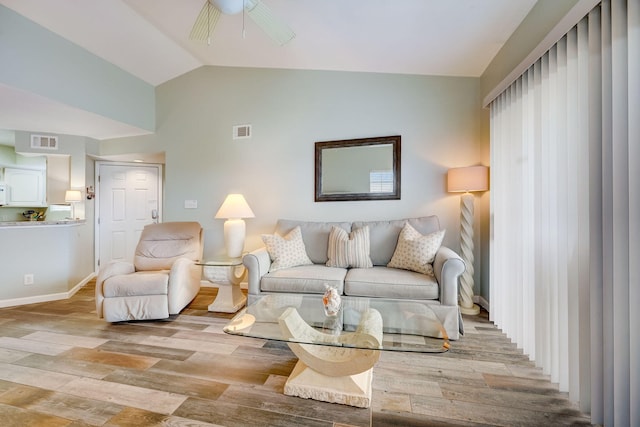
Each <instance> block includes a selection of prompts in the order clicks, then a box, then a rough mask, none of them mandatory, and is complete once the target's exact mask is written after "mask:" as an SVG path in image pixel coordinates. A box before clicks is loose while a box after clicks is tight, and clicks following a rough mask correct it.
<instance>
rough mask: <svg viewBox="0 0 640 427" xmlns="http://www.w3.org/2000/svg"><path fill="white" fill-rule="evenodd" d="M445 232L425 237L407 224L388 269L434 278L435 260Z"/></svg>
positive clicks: (440, 231) (441, 231) (437, 232)
mask: <svg viewBox="0 0 640 427" xmlns="http://www.w3.org/2000/svg"><path fill="white" fill-rule="evenodd" d="M444 232H445V230H439V231H436V232H434V233H431V234H427V235H426V236H423V235H422V234H420V233H419V232H418V231H417V230H416V229H415V228H413V227H412V226H411V225H410V224H409V223H407V224H406V225H405V226H404V228H403V229H402V231H401V232H400V236H399V237H398V244H397V245H396V250H395V252H394V253H393V257H392V258H391V261H390V262H389V264H387V267H393V268H401V269H403V270H411V271H415V272H418V273H422V274H428V275H430V276H433V265H432V263H433V260H434V259H435V257H436V252H438V249H439V248H440V245H441V244H442V239H444Z"/></svg>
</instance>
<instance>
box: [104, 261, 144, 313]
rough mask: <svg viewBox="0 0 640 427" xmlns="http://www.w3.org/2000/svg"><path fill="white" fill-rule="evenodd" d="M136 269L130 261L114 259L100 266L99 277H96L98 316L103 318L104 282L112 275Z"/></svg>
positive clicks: (132, 271)
mask: <svg viewBox="0 0 640 427" xmlns="http://www.w3.org/2000/svg"><path fill="white" fill-rule="evenodd" d="M135 271H136V269H135V267H134V266H133V264H132V263H130V262H125V261H113V262H110V263H108V264H107V265H105V266H104V267H101V268H100V272H99V273H98V277H97V278H96V312H97V313H98V317H99V318H100V319H102V317H103V316H102V302H103V301H104V292H103V291H102V284H103V283H104V282H105V280H107V279H108V278H110V277H113V276H120V275H121V274H131V273H134V272H135Z"/></svg>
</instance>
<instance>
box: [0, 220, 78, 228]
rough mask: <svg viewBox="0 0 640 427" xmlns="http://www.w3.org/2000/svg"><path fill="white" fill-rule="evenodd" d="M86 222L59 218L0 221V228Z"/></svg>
mask: <svg viewBox="0 0 640 427" xmlns="http://www.w3.org/2000/svg"><path fill="white" fill-rule="evenodd" d="M86 222H87V220H86V219H59V220H55V221H0V228H8V227H47V226H60V225H78V224H84V223H86Z"/></svg>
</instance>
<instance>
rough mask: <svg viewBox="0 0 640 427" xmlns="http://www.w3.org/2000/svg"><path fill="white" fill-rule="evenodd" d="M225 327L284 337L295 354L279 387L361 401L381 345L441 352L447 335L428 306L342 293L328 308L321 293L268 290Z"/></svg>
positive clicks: (366, 402)
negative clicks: (329, 310) (337, 306)
mask: <svg viewBox="0 0 640 427" xmlns="http://www.w3.org/2000/svg"><path fill="white" fill-rule="evenodd" d="M224 332H226V333H228V334H232V335H240V336H245V337H251V338H262V339H267V340H277V341H283V342H286V343H287V344H288V345H289V347H290V348H291V350H292V351H293V353H294V354H295V355H296V356H297V357H298V359H299V361H298V363H297V365H296V366H295V368H294V370H293V372H292V373H291V375H290V376H289V379H288V380H287V382H286V384H285V388H284V393H285V394H287V395H290V396H299V397H303V398H310V399H316V400H322V401H325V402H332V403H342V404H345V405H351V406H356V407H361V408H368V407H370V405H371V382H372V377H373V366H374V365H375V363H376V362H377V361H378V359H379V358H380V352H381V351H404V352H416V353H444V352H446V351H447V350H448V349H449V339H448V337H447V335H446V332H445V330H444V328H443V326H442V323H441V322H440V320H439V319H438V317H437V316H436V314H435V313H434V312H433V310H432V309H431V308H430V307H429V306H428V305H424V304H421V303H416V302H412V301H380V300H378V299H376V298H349V297H342V301H341V305H340V309H339V310H338V311H337V312H336V313H335V314H333V313H332V315H328V314H327V313H326V311H325V306H324V304H323V301H322V295H308V294H307V295H292V294H269V295H265V296H263V297H262V298H260V299H259V300H257V301H256V302H255V303H254V304H251V305H249V306H247V307H246V308H245V309H243V310H242V311H240V312H239V313H238V314H237V315H236V316H235V317H234V318H233V319H231V321H230V322H229V323H228V324H227V325H226V326H225V327H224Z"/></svg>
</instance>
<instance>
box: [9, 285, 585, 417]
mask: <svg viewBox="0 0 640 427" xmlns="http://www.w3.org/2000/svg"><path fill="white" fill-rule="evenodd" d="M93 292H94V288H93V283H90V284H88V285H87V286H85V287H84V288H83V289H82V290H80V291H79V292H78V293H77V294H76V295H74V296H73V297H72V298H71V299H69V300H63V301H56V302H47V303H40V304H32V305H26V306H20V307H12V308H4V309H0V425H1V426H3V427H7V426H21V427H22V426H38V427H42V426H86V425H94V426H137V427H140V426H155V425H157V426H160V425H162V426H212V425H215V426H341V427H344V426H362V425H369V422H370V421H372V424H373V425H374V426H453V425H467V426H469V425H503V426H551V425H589V417H588V416H586V415H585V414H581V413H580V412H579V411H578V410H576V408H575V407H574V405H572V404H571V403H570V402H569V401H568V399H567V395H566V394H565V393H560V392H558V388H557V386H556V385H555V384H552V383H551V382H550V381H549V378H548V377H547V376H545V375H543V374H542V372H541V370H540V369H537V368H535V367H534V365H533V364H532V363H531V362H529V361H528V359H527V358H526V357H525V356H523V355H522V353H521V352H520V351H518V350H517V349H516V347H515V345H513V344H512V343H511V342H510V341H509V340H508V339H507V338H506V337H505V335H504V334H502V333H501V332H500V331H499V330H498V329H497V328H496V327H495V326H494V325H493V324H492V323H491V322H489V321H488V320H487V316H486V313H484V315H482V314H481V315H480V316H474V317H465V318H464V320H465V331H466V334H465V335H464V337H463V338H462V339H461V340H459V341H453V342H452V346H451V350H450V351H449V352H448V353H445V354H440V355H425V354H414V353H397V352H382V355H381V358H380V361H379V362H378V363H377V365H376V366H375V368H374V382H373V405H372V408H371V409H370V410H369V409H358V408H352V407H348V406H344V405H338V404H331V403H324V402H317V401H314V400H306V399H301V398H297V397H290V396H285V395H284V394H283V393H282V391H283V387H284V382H285V380H286V378H287V376H288V374H289V373H290V372H291V370H292V369H293V367H294V365H295V363H296V358H295V356H294V355H293V353H291V351H290V350H289V349H288V347H286V345H283V344H281V343H277V342H269V341H263V340H255V339H250V338H242V337H234V336H229V335H226V334H224V333H223V332H222V326H223V325H224V324H225V323H226V322H227V320H228V319H229V318H230V317H231V316H230V315H226V314H220V313H209V312H208V311H207V305H208V304H209V303H211V301H212V300H213V299H214V297H215V295H216V289H215V288H206V287H205V288H202V290H201V291H200V293H199V295H198V296H197V297H196V299H195V300H194V301H193V302H192V303H191V304H190V305H189V306H188V307H187V308H186V309H185V310H184V311H183V312H182V313H181V314H180V315H178V316H175V317H173V318H172V319H169V320H166V321H149V322H124V323H117V324H109V323H106V322H104V321H103V320H100V319H98V318H97V316H96V314H95V305H94V297H93Z"/></svg>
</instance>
